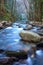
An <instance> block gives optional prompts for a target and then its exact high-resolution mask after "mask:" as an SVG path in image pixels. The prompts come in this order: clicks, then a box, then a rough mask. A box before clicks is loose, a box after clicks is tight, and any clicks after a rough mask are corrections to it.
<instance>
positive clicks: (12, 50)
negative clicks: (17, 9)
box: [0, 23, 43, 65]
mask: <svg viewBox="0 0 43 65" xmlns="http://www.w3.org/2000/svg"><path fill="white" fill-rule="evenodd" d="M26 27H27V28H26ZM22 30H25V31H30V32H35V33H37V34H38V35H40V36H41V40H40V41H39V42H32V41H26V40H25V41H24V40H22V38H21V37H20V32H21V31H22ZM39 43H41V44H42V46H41V45H40V46H39V45H38V44H39ZM38 47H39V48H38ZM40 48H41V49H40ZM37 49H39V50H37ZM42 49H43V27H39V26H32V25H30V28H29V25H28V26H27V24H20V23H13V24H12V26H9V27H7V28H4V29H1V30H0V65H43V50H42Z"/></svg>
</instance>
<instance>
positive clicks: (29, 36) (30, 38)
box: [20, 30, 41, 42]
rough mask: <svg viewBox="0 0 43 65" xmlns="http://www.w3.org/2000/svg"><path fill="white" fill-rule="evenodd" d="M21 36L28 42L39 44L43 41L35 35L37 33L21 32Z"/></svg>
mask: <svg viewBox="0 0 43 65" xmlns="http://www.w3.org/2000/svg"><path fill="white" fill-rule="evenodd" d="M20 36H21V38H22V39H23V40H27V41H33V42H39V41H40V40H41V37H40V36H39V35H38V34H37V33H35V32H30V31H24V30H23V31H21V32H20Z"/></svg>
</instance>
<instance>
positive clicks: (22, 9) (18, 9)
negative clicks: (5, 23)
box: [0, 0, 43, 21]
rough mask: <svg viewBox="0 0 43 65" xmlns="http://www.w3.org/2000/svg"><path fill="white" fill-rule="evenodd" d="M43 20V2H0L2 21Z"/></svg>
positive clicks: (4, 0) (3, 0)
mask: <svg viewBox="0 0 43 65" xmlns="http://www.w3.org/2000/svg"><path fill="white" fill-rule="evenodd" d="M22 19H28V20H34V21H42V19H43V0H22V1H21V0H0V20H11V21H16V20H22Z"/></svg>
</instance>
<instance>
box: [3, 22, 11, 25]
mask: <svg viewBox="0 0 43 65" xmlns="http://www.w3.org/2000/svg"><path fill="white" fill-rule="evenodd" d="M2 24H3V26H10V25H11V22H9V21H2Z"/></svg>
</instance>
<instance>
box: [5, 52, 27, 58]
mask: <svg viewBox="0 0 43 65" xmlns="http://www.w3.org/2000/svg"><path fill="white" fill-rule="evenodd" d="M5 54H6V55H7V56H9V57H16V58H18V59H27V56H28V54H27V52H25V51H20V52H16V51H6V52H5Z"/></svg>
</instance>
